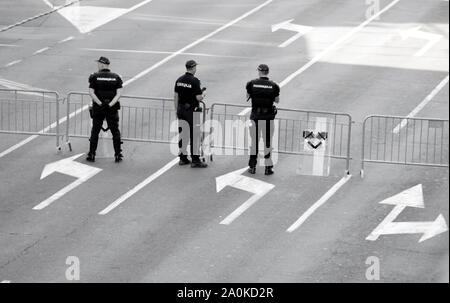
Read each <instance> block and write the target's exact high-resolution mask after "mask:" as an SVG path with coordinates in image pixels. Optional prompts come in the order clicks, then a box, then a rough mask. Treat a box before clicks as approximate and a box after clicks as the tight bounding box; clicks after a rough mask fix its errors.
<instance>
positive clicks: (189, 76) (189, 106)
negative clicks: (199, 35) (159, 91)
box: [174, 60, 208, 168]
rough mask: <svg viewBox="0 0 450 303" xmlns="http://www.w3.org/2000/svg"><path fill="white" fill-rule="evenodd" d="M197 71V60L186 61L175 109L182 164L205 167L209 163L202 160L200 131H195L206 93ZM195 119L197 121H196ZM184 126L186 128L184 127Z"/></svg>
mask: <svg viewBox="0 0 450 303" xmlns="http://www.w3.org/2000/svg"><path fill="white" fill-rule="evenodd" d="M196 72H197V62H195V61H194V60H189V61H188V62H186V73H185V74H184V75H183V76H181V77H180V78H178V80H177V81H176V82H175V94H174V101H175V110H176V112H177V118H178V120H179V127H178V131H179V133H180V141H179V143H178V146H179V148H180V154H179V157H180V162H179V164H180V165H187V164H191V167H197V168H205V167H207V166H208V165H207V164H206V163H203V162H202V161H201V160H200V156H199V155H198V149H197V146H196V145H197V144H196V143H197V141H198V139H199V138H197V137H195V138H194V135H195V136H200V133H199V132H198V131H194V126H195V125H196V124H197V123H196V122H197V120H199V118H200V114H199V109H200V103H199V102H200V101H202V100H203V98H204V94H203V90H202V88H201V84H200V80H199V79H197V78H196V77H195V73H196ZM194 120H195V121H194ZM183 126H184V128H185V129H183ZM188 126H189V140H190V142H191V159H192V162H191V161H189V159H188V157H187V151H186V149H187V145H188V138H187V130H186V128H187V127H188Z"/></svg>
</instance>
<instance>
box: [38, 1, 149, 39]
mask: <svg viewBox="0 0 450 303" xmlns="http://www.w3.org/2000/svg"><path fill="white" fill-rule="evenodd" d="M43 1H44V2H45V3H46V4H47V5H48V6H49V7H50V8H52V9H54V8H59V7H58V6H54V5H53V4H52V3H50V2H49V1H48V0H43ZM152 1H153V0H145V1H141V2H140V3H138V4H136V5H134V6H133V7H131V8H127V9H126V8H113V7H97V6H81V5H79V4H80V3H79V2H76V3H74V5H71V6H67V7H63V8H61V9H59V10H58V13H59V14H60V15H61V16H63V17H64V18H66V19H67V21H69V22H70V23H72V24H73V25H74V26H75V27H76V28H77V29H78V30H79V31H80V33H82V34H85V33H89V32H91V31H93V30H94V29H96V28H98V27H100V26H102V25H105V24H106V23H108V22H111V21H113V20H115V19H117V18H119V17H121V16H123V15H125V14H128V13H130V12H132V11H134V10H136V9H138V8H140V7H141V6H143V5H145V4H147V3H150V2H152Z"/></svg>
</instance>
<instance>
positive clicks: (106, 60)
mask: <svg viewBox="0 0 450 303" xmlns="http://www.w3.org/2000/svg"><path fill="white" fill-rule="evenodd" d="M95 61H97V62H99V63H103V64H106V65H109V64H110V61H109V59H108V58H106V57H100V59H98V60H95Z"/></svg>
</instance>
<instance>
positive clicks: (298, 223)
mask: <svg viewBox="0 0 450 303" xmlns="http://www.w3.org/2000/svg"><path fill="white" fill-rule="evenodd" d="M351 177H352V176H351V175H348V176H345V177H344V178H342V179H341V180H339V182H338V183H336V184H335V185H333V187H332V188H330V189H329V190H328V191H327V192H326V193H325V194H324V195H323V196H322V197H321V198H320V199H319V200H318V201H317V202H316V203H314V204H313V205H312V206H311V207H310V208H309V209H308V210H307V211H306V212H305V213H304V214H303V215H302V216H301V217H300V218H299V219H298V220H297V221H296V222H295V223H294V224H292V226H291V227H289V228H288V229H287V232H289V233H292V232H294V231H295V230H296V229H298V228H299V227H300V226H301V225H302V224H303V223H304V222H305V221H306V220H307V219H308V218H309V217H311V216H312V214H313V213H314V212H315V211H316V210H317V209H318V208H319V207H321V206H322V205H324V204H325V203H326V202H327V201H328V200H329V199H330V198H331V197H332V196H333V195H334V194H335V193H336V192H337V191H338V190H339V189H340V188H341V187H342V186H344V184H345V183H347V181H348V180H350V178H351Z"/></svg>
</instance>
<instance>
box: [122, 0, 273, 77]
mask: <svg viewBox="0 0 450 303" xmlns="http://www.w3.org/2000/svg"><path fill="white" fill-rule="evenodd" d="M273 1H274V0H268V1H266V2H264V3H263V4H261V5H259V6H258V7H256V8H254V9H252V10H251V11H249V12H247V13H245V14H243V15H242V16H240V17H238V18H236V19H234V20H233V21H230V22H228V23H227V24H225V25H224V26H222V27H220V28H218V29H216V30H215V31H213V32H211V33H209V34H208V35H206V36H203V37H202V38H200V39H198V40H196V41H194V42H192V43H191V44H189V45H187V46H185V47H183V48H182V49H180V50H178V51H176V52H174V53H173V54H171V55H169V56H167V57H166V58H164V59H163V60H161V61H160V62H158V63H156V64H155V65H153V66H150V67H149V68H147V69H145V70H143V71H142V72H140V73H139V74H137V75H136V76H134V77H133V78H131V79H129V80H128V81H126V82H125V83H124V84H130V83H132V82H134V81H136V80H138V79H140V78H142V77H144V76H145V75H147V74H148V73H150V72H151V71H153V70H155V69H156V68H158V67H160V66H161V65H163V64H164V63H166V62H168V61H170V60H172V59H173V58H175V57H176V56H178V55H180V54H182V53H184V52H186V51H188V50H189V49H191V48H193V47H194V46H197V45H198V44H200V43H202V42H203V41H205V40H207V39H209V38H211V37H213V36H215V35H216V34H218V33H220V32H222V31H224V30H225V29H227V28H229V27H231V26H233V25H234V24H236V23H238V22H239V21H242V20H243V19H245V18H247V17H248V16H250V15H253V14H254V13H256V12H258V11H259V10H261V9H262V8H264V7H266V6H267V5H269V4H270V3H272V2H273Z"/></svg>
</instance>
